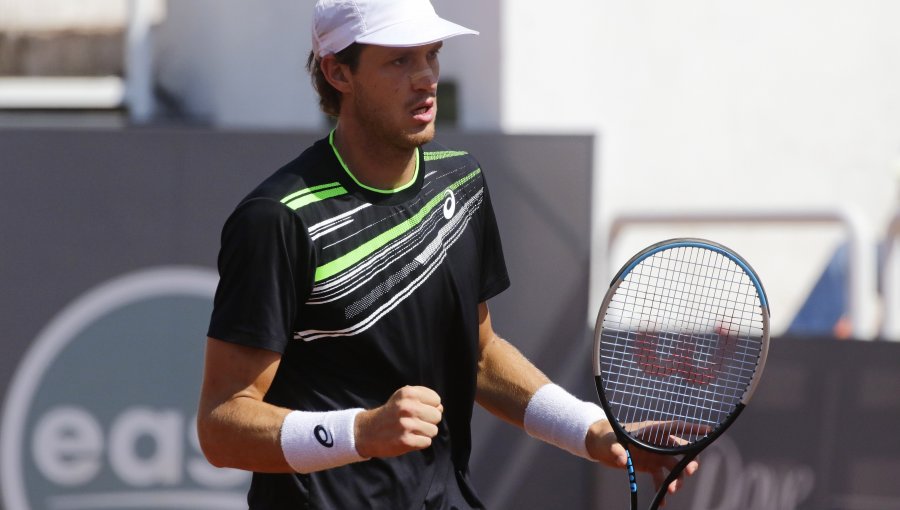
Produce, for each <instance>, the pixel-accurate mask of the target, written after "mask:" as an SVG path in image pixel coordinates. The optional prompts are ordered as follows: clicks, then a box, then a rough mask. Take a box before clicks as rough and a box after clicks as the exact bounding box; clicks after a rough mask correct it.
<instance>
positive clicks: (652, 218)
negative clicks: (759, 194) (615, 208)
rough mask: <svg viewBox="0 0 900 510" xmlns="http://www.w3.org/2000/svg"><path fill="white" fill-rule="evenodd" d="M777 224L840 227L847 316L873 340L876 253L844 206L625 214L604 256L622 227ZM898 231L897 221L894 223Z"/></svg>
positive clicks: (856, 331) (858, 332)
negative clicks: (846, 256) (846, 249)
mask: <svg viewBox="0 0 900 510" xmlns="http://www.w3.org/2000/svg"><path fill="white" fill-rule="evenodd" d="M679 223H680V224H685V223H687V224H719V225H743V224H760V225H761V224H780V225H834V226H838V227H841V228H843V230H844V231H845V234H846V238H847V242H848V244H849V248H850V250H849V260H848V265H849V267H848V277H847V283H846V287H845V292H846V297H847V304H848V310H847V312H848V316H849V319H850V323H851V326H852V334H853V337H854V338H857V339H861V340H872V339H874V338H875V336H876V333H877V329H878V328H877V327H876V324H875V322H876V321H875V317H876V313H875V310H876V308H877V306H876V298H875V288H876V283H877V276H876V260H877V259H876V254H875V247H874V243H873V242H872V240H871V238H870V236H869V235H868V232H867V230H866V228H865V224H864V222H863V221H861V220H860V219H859V218H858V217H857V216H856V214H854V213H852V212H851V211H848V210H845V209H827V210H805V211H793V210H765V211H709V212H683V211H673V212H648V213H627V214H620V215H618V216H617V217H615V218H614V219H613V221H612V223H611V224H610V227H609V232H608V235H607V243H606V257H605V260H606V261H609V259H610V254H611V253H612V250H613V249H614V247H615V244H616V240H617V238H618V236H619V234H621V232H622V230H624V229H626V228H628V227H630V226H636V225H645V226H646V225H671V224H679ZM895 228H896V229H897V230H900V224H897V222H895ZM895 232H896V230H895ZM600 265H601V266H602V270H603V272H602V273H601V274H604V275H607V274H611V273H610V271H609V270H610V269H611V268H610V267H609V266H608V262H604V263H602V264H600Z"/></svg>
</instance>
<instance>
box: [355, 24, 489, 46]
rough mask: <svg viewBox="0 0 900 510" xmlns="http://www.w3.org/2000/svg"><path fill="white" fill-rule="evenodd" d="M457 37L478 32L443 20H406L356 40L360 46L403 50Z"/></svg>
mask: <svg viewBox="0 0 900 510" xmlns="http://www.w3.org/2000/svg"><path fill="white" fill-rule="evenodd" d="M458 35H478V32H477V31H475V30H472V29H469V28H466V27H464V26H462V25H457V24H456V23H453V22H450V21H447V20H445V19H443V18H438V17H434V18H427V19H416V20H408V21H403V22H400V23H395V24H393V25H390V26H387V27H384V28H381V29H379V30H375V31H373V32H371V33H367V34H363V35H362V36H360V37H358V38H357V39H356V42H358V43H362V44H374V45H376V46H388V47H398V48H405V47H410V46H421V45H423V44H431V43H435V42H438V41H443V40H444V39H449V38H451V37H456V36H458Z"/></svg>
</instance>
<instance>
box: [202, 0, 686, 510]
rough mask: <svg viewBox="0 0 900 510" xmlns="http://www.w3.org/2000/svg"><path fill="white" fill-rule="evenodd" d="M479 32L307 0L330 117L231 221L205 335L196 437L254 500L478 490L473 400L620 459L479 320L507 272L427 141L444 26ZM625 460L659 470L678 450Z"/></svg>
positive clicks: (549, 436)
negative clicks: (238, 472) (249, 476)
mask: <svg viewBox="0 0 900 510" xmlns="http://www.w3.org/2000/svg"><path fill="white" fill-rule="evenodd" d="M475 33H476V32H474V31H472V30H469V29H466V28H464V27H461V26H459V25H456V24H454V23H451V22H449V21H446V20H444V19H442V18H440V17H438V16H437V14H436V13H435V12H434V9H433V8H432V6H431V4H430V3H429V1H428V0H393V1H388V0H320V1H318V2H317V3H316V7H315V19H314V25H313V54H312V55H311V57H310V62H309V67H310V70H311V72H312V73H313V78H314V82H315V85H316V88H317V90H318V91H319V94H320V97H321V99H322V106H323V109H324V110H325V111H326V112H328V113H331V114H333V115H335V116H336V117H337V119H338V123H337V128H336V129H335V130H334V131H332V133H331V134H330V135H329V137H327V138H326V139H323V140H320V141H319V142H317V143H316V144H315V145H313V146H312V147H311V148H309V149H308V150H306V151H305V152H304V153H303V154H302V155H300V157H298V158H297V159H296V160H294V161H292V162H291V163H289V164H287V165H286V166H285V167H283V168H282V169H281V170H279V171H278V172H277V173H275V174H274V175H273V176H272V177H270V178H269V179H267V180H266V181H265V182H263V183H262V184H261V185H260V186H259V187H258V188H257V189H256V190H254V191H253V192H252V193H251V194H250V195H249V196H248V197H246V198H245V199H244V200H243V201H242V202H241V203H240V204H239V205H238V207H237V208H236V210H235V211H234V213H233V214H232V216H231V217H230V218H229V219H228V221H227V222H226V224H225V227H224V229H223V233H222V248H221V252H220V256H219V271H220V275H221V280H220V284H219V288H218V290H217V292H216V298H215V309H214V311H213V314H212V319H211V323H210V328H209V338H208V339H207V347H206V366H205V372H204V381H203V388H202V394H201V401H200V411H199V419H198V430H199V434H200V439H201V444H202V447H203V450H204V453H205V454H206V456H207V457H208V458H209V460H210V461H211V462H212V463H213V464H215V465H217V466H229V467H235V468H240V469H246V470H250V471H254V477H253V482H252V486H251V489H250V494H249V496H248V500H249V502H250V507H251V508H253V509H259V508H335V509H337V508H391V509H393V508H404V509H405V508H410V509H421V508H441V509H450V508H459V509H465V508H482V507H483V506H482V504H481V502H480V501H479V500H478V497H477V496H476V494H475V492H474V490H473V488H472V485H471V483H470V480H469V473H468V458H469V450H470V446H471V439H470V429H469V422H470V419H471V415H472V406H473V403H474V401H476V400H477V402H478V403H479V404H480V405H482V406H483V407H485V408H486V409H488V410H489V411H490V412H492V413H493V414H495V415H497V416H498V417H500V418H501V419H504V420H506V421H509V422H511V423H513V424H515V425H518V426H520V427H523V428H525V429H526V430H527V431H528V432H529V433H530V434H532V435H534V436H536V437H538V438H540V439H543V440H545V441H548V442H551V443H553V444H556V445H558V446H560V447H562V448H565V449H567V450H569V451H571V452H573V453H575V454H577V455H581V456H583V457H585V458H589V459H593V460H600V461H602V462H604V463H606V464H608V465H611V466H624V465H625V452H624V449H623V448H622V447H621V445H619V444H617V443H616V441H615V437H614V435H613V433H612V430H611V427H610V426H609V424H608V422H606V421H605V420H604V416H603V412H602V410H600V408H599V407H597V406H596V405H594V404H589V403H586V402H581V401H579V400H578V399H576V398H574V397H573V396H571V395H569V394H568V393H567V392H565V390H563V389H562V388H559V387H558V386H555V385H553V384H551V383H550V381H549V380H548V379H547V378H546V377H545V376H544V375H543V374H542V373H541V372H540V371H538V370H537V369H536V368H535V367H534V366H533V365H532V364H531V363H529V362H528V361H527V360H526V359H525V358H524V357H523V356H522V355H521V354H520V353H519V352H518V351H517V350H516V349H515V348H514V347H512V346H511V345H510V344H509V343H507V342H506V341H504V340H502V339H501V338H499V337H498V336H497V335H496V334H495V332H494V331H493V329H492V327H491V317H490V312H489V310H488V306H487V300H488V299H490V298H491V297H493V296H495V295H496V294H498V293H500V292H501V291H503V290H504V289H505V288H506V287H507V286H508V285H509V280H508V277H507V273H506V267H505V264H504V260H503V253H502V249H501V245H500V239H499V235H498V232H497V226H496V222H495V220H494V214H493V210H492V208H491V201H490V194H489V192H488V189H487V187H486V184H485V180H484V176H483V174H482V172H481V169H480V167H479V166H478V164H477V162H476V161H475V160H474V159H473V158H471V157H470V156H468V155H467V154H466V153H464V152H461V151H451V150H447V149H444V148H441V147H439V146H437V145H434V144H432V143H431V140H432V138H433V137H434V121H435V115H436V112H437V102H436V91H437V83H438V76H439V72H440V69H439V63H438V52H439V51H440V49H441V46H442V44H443V42H442V41H444V40H445V39H447V38H450V37H453V36H456V35H463V34H475ZM635 462H636V464H638V466H639V467H640V468H643V469H645V470H648V471H651V472H652V473H653V474H654V477H655V478H656V479H657V481H658V482H659V481H661V480H662V475H663V473H664V471H665V470H666V469H670V468H671V467H672V466H673V465H674V461H673V460H672V459H670V458H668V457H657V456H653V455H647V454H636V456H635ZM695 469H696V464H692V465H691V466H689V468H688V470H687V471H688V472H689V473H692V472H693V471H694V470H695ZM678 483H679V482H675V483H673V484H672V486H671V487H670V490H674V489H675V488H676V487H677V485H678Z"/></svg>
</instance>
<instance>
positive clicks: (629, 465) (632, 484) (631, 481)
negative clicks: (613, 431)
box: [625, 448, 638, 510]
mask: <svg viewBox="0 0 900 510" xmlns="http://www.w3.org/2000/svg"><path fill="white" fill-rule="evenodd" d="M625 457H626V459H627V462H626V466H625V467H626V469H627V470H628V488H629V489H630V490H631V510H637V507H638V506H637V504H638V500H637V478H636V477H635V474H634V463H633V462H631V452H630V451H628V448H625Z"/></svg>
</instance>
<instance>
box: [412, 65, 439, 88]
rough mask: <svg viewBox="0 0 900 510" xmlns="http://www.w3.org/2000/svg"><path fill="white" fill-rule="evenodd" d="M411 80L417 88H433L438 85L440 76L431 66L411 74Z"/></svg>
mask: <svg viewBox="0 0 900 510" xmlns="http://www.w3.org/2000/svg"><path fill="white" fill-rule="evenodd" d="M409 82H410V84H412V86H413V88H416V89H431V88H433V87H435V86H436V85H437V82H438V77H437V75H436V74H435V72H434V70H432V69H431V67H430V66H426V67H425V68H423V69H420V70H418V71H416V72H414V73H412V74H410V75H409Z"/></svg>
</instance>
